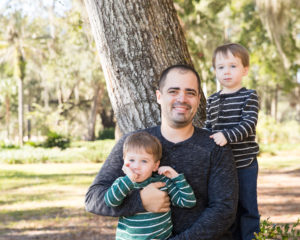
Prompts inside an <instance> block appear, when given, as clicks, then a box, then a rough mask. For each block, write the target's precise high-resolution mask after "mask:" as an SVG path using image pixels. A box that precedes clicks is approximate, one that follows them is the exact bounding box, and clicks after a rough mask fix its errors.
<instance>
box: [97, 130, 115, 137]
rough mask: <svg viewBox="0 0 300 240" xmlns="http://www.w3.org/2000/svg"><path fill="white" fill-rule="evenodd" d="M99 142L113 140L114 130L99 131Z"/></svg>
mask: <svg viewBox="0 0 300 240" xmlns="http://www.w3.org/2000/svg"><path fill="white" fill-rule="evenodd" d="M97 139H99V140H104V139H115V128H113V127H111V128H104V129H103V130H100V131H99V135H98V138H97Z"/></svg>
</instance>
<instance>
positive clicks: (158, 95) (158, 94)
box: [155, 90, 161, 104]
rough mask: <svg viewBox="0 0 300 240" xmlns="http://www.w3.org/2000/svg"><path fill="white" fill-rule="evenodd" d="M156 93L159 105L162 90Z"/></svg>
mask: <svg viewBox="0 0 300 240" xmlns="http://www.w3.org/2000/svg"><path fill="white" fill-rule="evenodd" d="M155 93H156V101H157V103H159V104H160V97H161V92H160V90H156V91H155Z"/></svg>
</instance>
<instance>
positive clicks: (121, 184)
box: [104, 174, 196, 240]
mask: <svg viewBox="0 0 300 240" xmlns="http://www.w3.org/2000/svg"><path fill="white" fill-rule="evenodd" d="M153 182H165V183H166V186H165V187H163V188H161V190H163V191H167V192H168V194H169V196H170V199H171V202H172V204H173V205H174V206H179V207H187V208H191V207H193V206H195V204H196V198H195V195H194V192H193V190H192V188H191V187H190V185H189V184H188V183H187V181H186V180H185V177H184V175H183V174H179V175H178V176H177V177H176V178H173V179H170V178H167V177H165V176H163V175H158V174H153V176H152V177H150V178H148V179H147V180H145V181H144V182H142V183H133V182H132V181H131V180H130V178H129V177H128V176H125V177H119V178H118V179H116V180H115V182H114V183H113V185H112V186H111V187H110V188H109V189H108V191H107V192H106V194H105V197H104V200H105V203H106V205H108V206H109V207H116V206H119V205H121V204H122V202H123V200H124V199H125V198H126V196H127V194H129V193H130V191H131V190H133V189H141V188H143V187H145V186H147V185H148V184H150V183H153ZM171 234H172V222H171V211H169V212H166V213H151V212H143V213H138V214H136V215H133V216H126V217H125V216H123V217H120V218H119V223H118V227H117V233H116V239H117V240H132V239H137V240H145V239H167V238H168V237H170V236H171Z"/></svg>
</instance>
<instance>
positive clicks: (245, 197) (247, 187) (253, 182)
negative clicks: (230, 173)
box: [233, 158, 260, 240]
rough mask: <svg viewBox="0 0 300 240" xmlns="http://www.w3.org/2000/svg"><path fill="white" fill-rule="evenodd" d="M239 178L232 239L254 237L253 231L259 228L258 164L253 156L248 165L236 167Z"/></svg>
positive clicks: (246, 239)
mask: <svg viewBox="0 0 300 240" xmlns="http://www.w3.org/2000/svg"><path fill="white" fill-rule="evenodd" d="M237 171H238V179H239V202H238V209H237V217H236V220H235V224H234V227H233V239H234V240H252V239H255V236H254V232H256V233H258V232H259V231H260V230H259V218H260V216H259V213H258V206H257V175H258V164H257V159H256V158H255V159H254V160H253V162H252V163H251V165H250V166H248V167H245V168H240V169H237Z"/></svg>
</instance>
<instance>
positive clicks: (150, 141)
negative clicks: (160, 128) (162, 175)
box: [123, 131, 162, 162]
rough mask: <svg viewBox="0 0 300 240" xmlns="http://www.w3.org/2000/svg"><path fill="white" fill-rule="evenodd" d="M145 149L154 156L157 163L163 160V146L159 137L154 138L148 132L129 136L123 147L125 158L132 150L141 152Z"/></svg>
mask: <svg viewBox="0 0 300 240" xmlns="http://www.w3.org/2000/svg"><path fill="white" fill-rule="evenodd" d="M140 149H143V150H145V152H147V153H149V154H152V155H153V156H154V159H155V161H156V162H157V161H158V160H160V159H161V156H162V146H161V143H160V141H159V140H158V138H157V137H154V136H152V135H151V134H149V133H148V132H145V131H141V132H136V133H133V134H131V135H129V136H128V137H127V138H126V139H125V142H124V145H123V157H125V156H126V153H127V152H128V151H130V150H134V151H135V150H137V151H138V150H140Z"/></svg>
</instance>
